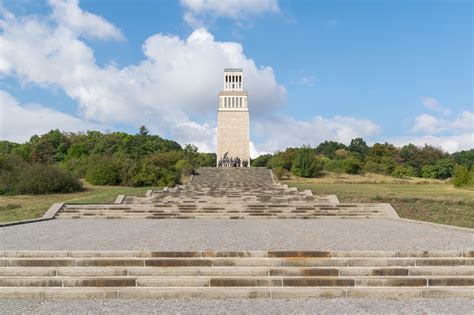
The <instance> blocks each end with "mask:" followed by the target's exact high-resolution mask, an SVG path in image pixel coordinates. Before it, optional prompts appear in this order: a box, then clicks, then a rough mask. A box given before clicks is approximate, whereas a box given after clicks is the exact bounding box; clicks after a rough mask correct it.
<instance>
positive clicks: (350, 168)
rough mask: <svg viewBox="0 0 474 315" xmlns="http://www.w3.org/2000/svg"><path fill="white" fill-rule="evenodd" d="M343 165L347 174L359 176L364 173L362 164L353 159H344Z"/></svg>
mask: <svg viewBox="0 0 474 315" xmlns="http://www.w3.org/2000/svg"><path fill="white" fill-rule="evenodd" d="M342 165H343V168H344V172H345V173H347V174H359V173H360V172H361V171H362V163H361V162H359V161H358V160H357V159H356V158H353V157H349V158H347V159H344V160H343V161H342Z"/></svg>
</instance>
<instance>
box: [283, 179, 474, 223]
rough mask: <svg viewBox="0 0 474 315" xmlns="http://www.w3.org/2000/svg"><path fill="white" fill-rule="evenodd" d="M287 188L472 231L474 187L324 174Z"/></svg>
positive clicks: (294, 182) (293, 182)
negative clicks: (375, 205) (383, 205)
mask: <svg viewBox="0 0 474 315" xmlns="http://www.w3.org/2000/svg"><path fill="white" fill-rule="evenodd" d="M281 182H282V183H286V184H288V185H289V186H293V187H298V188H300V189H310V190H312V191H313V193H314V194H322V195H325V194H334V195H337V196H338V197H339V200H340V201H341V202H388V203H391V204H392V206H393V207H394V208H395V210H397V212H398V215H399V216H400V217H402V218H407V219H413V220H421V221H428V222H434V223H442V224H449V225H455V226H460V227H468V228H474V187H472V186H470V187H464V188H455V187H453V185H452V184H451V183H450V182H449V181H442V180H435V179H429V180H427V179H422V178H404V179H399V178H394V177H391V176H385V175H380V174H370V173H367V174H365V175H349V174H338V173H331V172H325V173H324V174H323V176H321V177H320V178H302V177H295V176H290V177H289V178H288V179H285V180H282V181H281Z"/></svg>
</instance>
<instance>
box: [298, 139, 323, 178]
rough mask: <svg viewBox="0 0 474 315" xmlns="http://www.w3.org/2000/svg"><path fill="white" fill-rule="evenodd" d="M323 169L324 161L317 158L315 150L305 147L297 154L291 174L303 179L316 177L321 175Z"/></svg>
mask: <svg viewBox="0 0 474 315" xmlns="http://www.w3.org/2000/svg"><path fill="white" fill-rule="evenodd" d="M323 168H324V165H323V161H322V159H320V158H318V157H316V156H315V153H314V150H313V149H311V147H309V146H303V147H302V148H301V149H299V150H298V153H297V154H296V158H295V160H294V162H293V167H292V168H291V172H292V173H293V174H294V175H297V176H301V177H316V176H318V175H320V174H321V171H322V170H323Z"/></svg>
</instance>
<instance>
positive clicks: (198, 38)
mask: <svg viewBox="0 0 474 315" xmlns="http://www.w3.org/2000/svg"><path fill="white" fill-rule="evenodd" d="M472 18H473V7H472V2H471V1H434V0H433V1H421V0H415V1H402V0H400V1H394V0H391V1H388V0H387V1H382V0H380V1H375V0H372V1H347V0H346V1H276V0H261V1H253V0H252V1H250V0H244V1H240V2H239V3H238V4H237V2H236V1H231V0H222V1H212V0H195V1H191V0H182V1H145V0H138V1H131V0H130V1H126V0H119V1H106V0H104V1H93V0H82V1H80V2H78V1H76V0H68V1H62V0H51V1H44V2H43V1H32V0H31V1H29V0H20V1H18V0H16V1H11V0H0V19H1V23H0V115H1V117H0V124H1V125H0V138H2V139H9V140H13V141H20V142H21V141H25V140H27V139H28V138H29V137H30V136H31V135H32V134H34V133H38V132H40V133H41V132H45V131H47V130H49V129H53V128H59V129H61V130H67V131H78V130H86V129H91V128H92V129H100V130H123V131H127V132H135V131H136V130H137V128H138V126H140V125H146V126H148V127H149V129H150V130H152V131H153V132H154V133H159V134H160V135H162V136H165V137H169V138H172V139H175V140H177V141H179V142H180V143H182V144H185V143H194V144H196V145H198V146H199V147H200V148H201V149H202V150H203V151H212V150H214V148H215V127H216V107H217V94H218V92H219V90H220V89H221V88H222V85H221V82H220V80H221V72H222V70H223V68H224V67H242V68H243V69H244V76H245V77H246V78H247V80H246V87H247V89H248V91H249V102H250V103H249V104H250V108H251V117H252V121H251V138H252V150H253V155H256V154H258V153H262V152H272V151H274V150H277V149H284V148H286V147H287V146H297V145H302V144H308V143H309V144H311V145H312V146H316V145H317V144H318V143H320V142H321V141H324V140H337V141H341V142H344V143H348V142H349V141H350V139H352V138H354V137H358V136H361V137H363V138H365V139H366V140H367V141H368V142H369V143H374V142H384V141H389V142H392V143H395V144H397V145H403V144H406V143H409V142H412V143H415V144H417V145H423V144H424V143H429V144H432V145H436V146H440V147H442V148H443V149H445V150H447V151H450V152H454V151H458V150H462V149H470V148H473V147H474V104H473V63H472V56H473V52H472V44H473V42H472V41H473V40H472V30H473V28H472Z"/></svg>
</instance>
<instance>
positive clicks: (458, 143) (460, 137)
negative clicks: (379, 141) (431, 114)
mask: <svg viewBox="0 0 474 315" xmlns="http://www.w3.org/2000/svg"><path fill="white" fill-rule="evenodd" d="M388 141H389V142H390V143H393V144H394V145H397V146H403V145H406V144H409V143H412V144H414V145H417V146H424V145H425V144H429V145H432V146H435V147H440V148H441V149H443V150H444V151H447V152H449V153H453V152H457V151H461V150H470V149H472V148H474V132H465V133H461V134H457V135H449V136H433V135H425V136H419V137H396V138H392V139H389V140H388Z"/></svg>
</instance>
